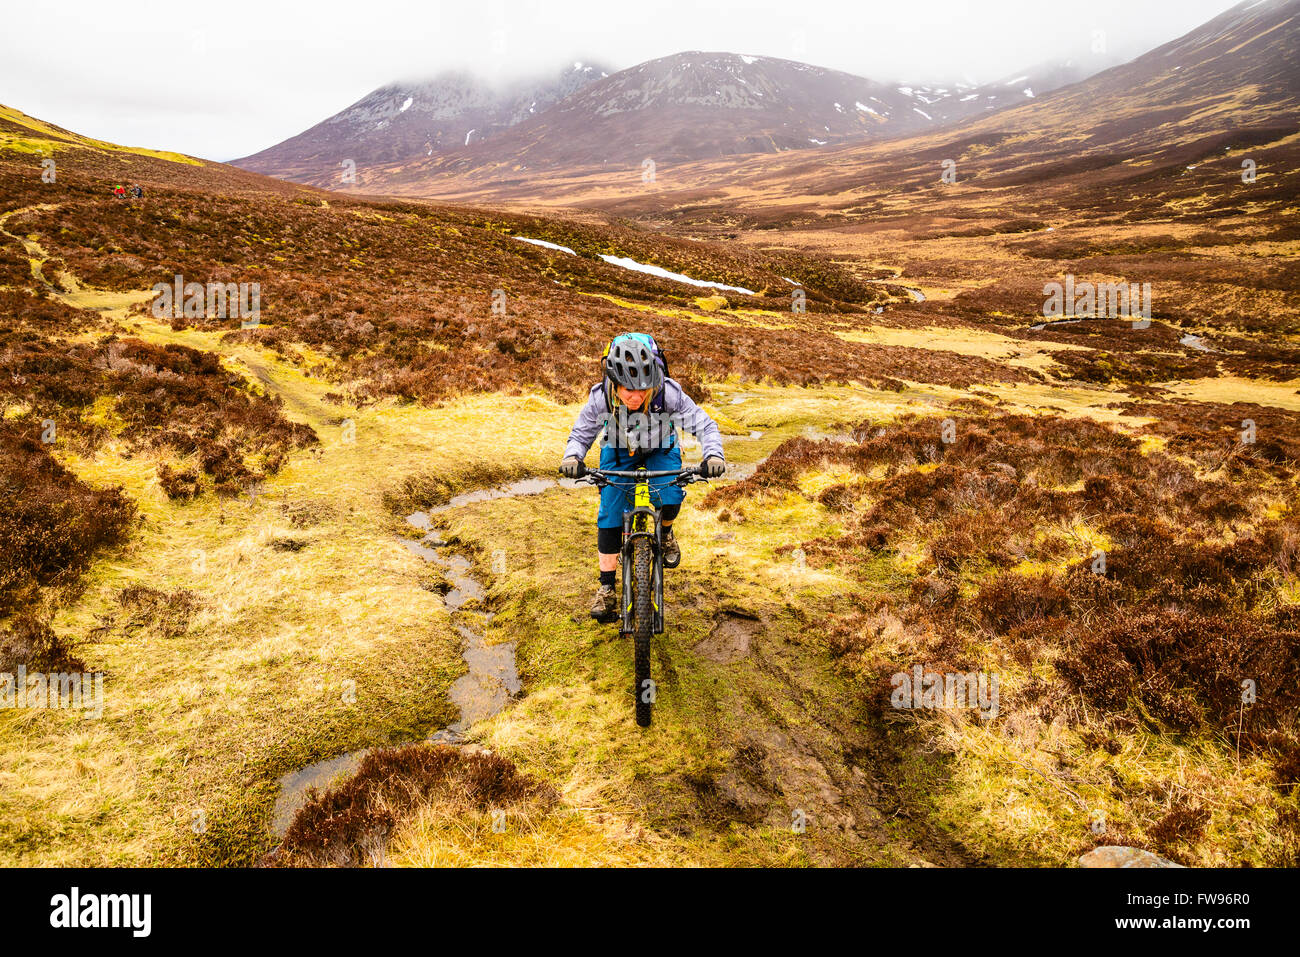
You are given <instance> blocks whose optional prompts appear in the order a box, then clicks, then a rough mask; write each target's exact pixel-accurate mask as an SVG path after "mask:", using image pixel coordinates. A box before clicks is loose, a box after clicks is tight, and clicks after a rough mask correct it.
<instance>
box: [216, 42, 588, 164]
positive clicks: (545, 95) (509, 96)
mask: <svg viewBox="0 0 1300 957" xmlns="http://www.w3.org/2000/svg"><path fill="white" fill-rule="evenodd" d="M608 75H609V71H608V70H606V69H604V68H603V67H601V66H600V65H598V64H592V63H583V62H576V63H574V64H572V65H571V66H568V67H566V68H564V69H563V70H560V71H559V72H558V73H555V74H550V75H547V76H540V77H530V78H528V79H525V80H520V81H517V82H514V83H511V84H509V85H507V86H504V87H497V86H495V85H493V84H491V83H489V82H487V81H486V80H483V79H481V78H478V77H476V76H473V75H472V74H469V73H465V72H457V71H449V72H446V73H442V74H440V75H439V76H437V77H435V78H433V79H431V80H425V81H420V82H399V83H391V84H389V85H388V86H384V87H381V88H380V89H377V90H374V91H373V92H371V93H369V94H367V95H366V96H364V97H362V98H361V99H360V100H358V101H357V102H356V103H353V104H352V105H351V106H349V107H348V108H347V109H345V110H343V111H342V112H340V113H336V114H335V115H334V116H331V117H329V118H328V119H326V120H323V121H322V122H320V123H317V124H316V125H315V126H313V127H311V128H310V129H308V130H305V131H304V132H302V133H299V134H298V135H297V136H294V137H292V138H290V139H287V140H285V141H284V142H282V143H278V144H276V145H275V146H272V147H270V148H268V149H265V150H262V151H261V152H260V153H254V154H253V155H252V156H246V157H244V158H242V159H237V160H233V161H232V163H233V165H235V166H239V167H241V168H243V169H247V170H251V171H253V172H256V173H264V174H266V175H270V176H278V177H280V178H283V179H290V180H295V181H297V182H303V183H310V184H313V185H318V186H339V185H341V175H342V172H343V170H342V168H341V166H342V164H343V163H345V162H346V161H348V160H351V161H352V162H353V163H355V164H356V167H357V168H358V169H364V168H365V167H368V166H373V165H376V164H381V163H394V162H406V161H410V160H413V159H416V158H419V157H426V156H430V155H432V154H434V153H437V152H440V151H442V150H445V149H449V148H452V147H458V146H465V145H466V144H469V143H474V142H478V141H480V140H483V139H486V138H488V137H491V136H492V135H494V134H496V133H499V132H501V131H502V130H505V129H508V128H509V127H511V126H514V125H516V124H517V123H520V122H522V121H524V120H526V119H528V118H529V117H531V116H533V115H535V114H537V113H540V112H542V111H543V110H545V109H547V108H548V107H550V106H552V105H553V104H555V103H558V102H559V101H560V100H562V99H564V98H565V97H567V96H569V95H570V94H572V93H574V92H576V91H578V90H580V89H582V88H583V87H584V86H586V85H587V84H589V83H591V82H593V81H595V80H599V79H601V78H603V77H606V76H608Z"/></svg>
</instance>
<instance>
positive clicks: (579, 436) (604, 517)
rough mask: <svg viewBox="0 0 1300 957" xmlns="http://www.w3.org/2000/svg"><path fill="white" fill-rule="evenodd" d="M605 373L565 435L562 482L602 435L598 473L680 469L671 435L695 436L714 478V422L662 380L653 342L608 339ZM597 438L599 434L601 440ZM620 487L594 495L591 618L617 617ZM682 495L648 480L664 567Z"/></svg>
mask: <svg viewBox="0 0 1300 957" xmlns="http://www.w3.org/2000/svg"><path fill="white" fill-rule="evenodd" d="M600 365H601V370H602V371H603V373H604V375H603V377H602V378H601V381H599V382H597V383H596V384H595V385H593V386H592V387H591V392H590V393H589V394H588V396H587V404H586V405H584V406H583V407H582V411H581V412H580V413H579V414H578V420H577V421H576V422H575V423H574V425H573V430H572V431H571V432H570V433H569V440H568V442H567V443H566V444H565V447H564V459H563V461H562V462H561V463H560V472H562V473H563V474H564V475H566V476H567V477H569V478H578V477H579V476H581V475H582V473H583V464H582V460H583V458H584V457H585V456H586V454H587V450H588V449H589V448H591V444H592V442H594V441H595V439H596V436H597V435H601V450H600V467H601V468H602V469H613V470H615V471H631V470H634V469H638V468H642V467H644V468H645V469H647V470H648V471H667V470H672V469H680V468H681V467H682V451H681V448H680V446H679V445H678V442H677V430H678V429H681V430H683V431H686V432H690V433H691V434H693V435H695V436H696V437H697V438H698V439H699V441H700V445H701V453H702V458H703V462H702V467H701V471H702V472H703V474H704V475H705V476H707V477H709V478H717V477H718V476H719V475H721V474H722V473H723V472H724V471H725V470H726V461H725V460H724V458H723V455H722V437H721V435H720V434H719V432H718V426H717V423H716V422H714V421H713V419H711V418H710V417H709V416H708V414H707V413H706V412H705V411H704V410H703V409H701V408H700V407H699V406H698V405H696V404H695V402H694V401H693V400H692V399H691V397H690V396H688V395H687V394H686V393H685V392H684V391H683V390H682V387H681V385H680V384H679V383H678V382H677V380H675V379H670V378H668V374H667V373H668V366H667V362H666V361H665V360H664V358H663V353H662V352H661V351H660V350H659V347H658V345H657V344H656V343H655V341H654V339H653V337H651V336H649V335H646V334H645V333H636V332H633V333H623V334H621V335H618V336H615V337H614V339H613V340H612V341H611V342H610V344H609V346H608V347H607V348H606V349H605V355H604V356H603V357H602V359H601V363H600ZM602 433H603V434H602ZM626 486H627V483H619V484H617V485H615V484H611V485H608V486H606V487H604V488H602V489H601V492H600V511H599V513H598V514H597V516H596V550H597V555H598V558H599V565H600V589H599V591H597V592H596V599H595V601H594V602H593V603H592V606H591V617H593V618H595V619H596V620H597V621H605V622H608V621H613V620H614V619H616V618H617V617H618V597H617V594H616V592H615V590H614V583H615V580H616V575H615V572H616V571H617V569H618V557H619V552H620V550H621V549H622V537H623V535H622V529H623V512H624V511H625V509H627V508H628V507H630V505H629V503H628V501H627V497H628V492H627V488H626ZM685 497H686V491H685V489H683V488H681V487H680V486H678V485H674V484H672V477H671V476H668V477H665V478H658V479H650V500H651V502H652V503H653V504H654V505H655V506H656V507H657V508H659V509H660V518H661V523H662V527H663V558H664V567H665V568H676V567H677V565H678V564H679V563H680V562H681V557H682V553H681V549H680V548H679V547H678V545H677V538H676V536H675V535H674V534H673V529H672V525H673V520H674V519H676V518H677V515H678V512H679V511H680V509H681V505H682V500H683V499H685Z"/></svg>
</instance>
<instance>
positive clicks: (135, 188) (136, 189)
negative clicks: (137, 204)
mask: <svg viewBox="0 0 1300 957" xmlns="http://www.w3.org/2000/svg"><path fill="white" fill-rule="evenodd" d="M131 195H132V196H134V197H135V198H136V199H144V190H142V189H141V188H140V184H139V183H135V184H133V185H132V186H131Z"/></svg>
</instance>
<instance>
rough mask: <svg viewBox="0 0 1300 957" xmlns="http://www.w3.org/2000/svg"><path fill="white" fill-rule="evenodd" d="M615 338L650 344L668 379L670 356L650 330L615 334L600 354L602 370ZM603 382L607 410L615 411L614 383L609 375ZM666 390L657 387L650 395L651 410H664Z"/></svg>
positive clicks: (665, 377) (666, 379)
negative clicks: (665, 353) (636, 340)
mask: <svg viewBox="0 0 1300 957" xmlns="http://www.w3.org/2000/svg"><path fill="white" fill-rule="evenodd" d="M615 339H638V340H640V341H641V342H643V343H645V344H646V345H647V346H649V347H650V352H651V354H653V355H654V357H655V361H656V362H658V363H659V368H660V369H662V370H663V374H664V381H665V382H667V381H668V357H667V356H666V355H664V351H663V350H662V349H660V348H659V343H657V342H655V338H654V336H652V335H650V334H649V333H648V332H623V333H620V334H619V335H617V336H615V337H614V339H611V340H610V341H609V345H607V346H605V351H604V352H602V353H601V355H600V367H601V371H602V372H603V371H604V368H605V359H606V357H607V356H608V355H609V347H610V346H612V345H613V344H614V340H615ZM603 382H604V385H605V388H604V390H602V391H604V393H605V411H606V412H612V411H614V385H613V383H612V382H611V381H610V379H609V377H608V376H605V377H603ZM665 391H667V390H665V389H664V388H663V387H660V388H658V389H655V391H654V395H652V396H651V397H650V411H651V412H662V411H663V409H664V392H665Z"/></svg>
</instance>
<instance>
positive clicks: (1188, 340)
mask: <svg viewBox="0 0 1300 957" xmlns="http://www.w3.org/2000/svg"><path fill="white" fill-rule="evenodd" d="M1178 342H1179V344H1180V345H1184V346H1189V347H1190V348H1192V349H1196V350H1198V351H1200V352H1217V351H1218V350H1217V349H1214V348H1213V347H1211V346H1210V345H1209V344H1208V343H1207V342H1206V341H1205V340H1204V339H1202V338H1201V337H1200V336H1194V335H1192V334H1191V333H1190V332H1189V333H1186V334H1185V335H1184V336H1183V337H1182V338H1181V339H1179V340H1178Z"/></svg>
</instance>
